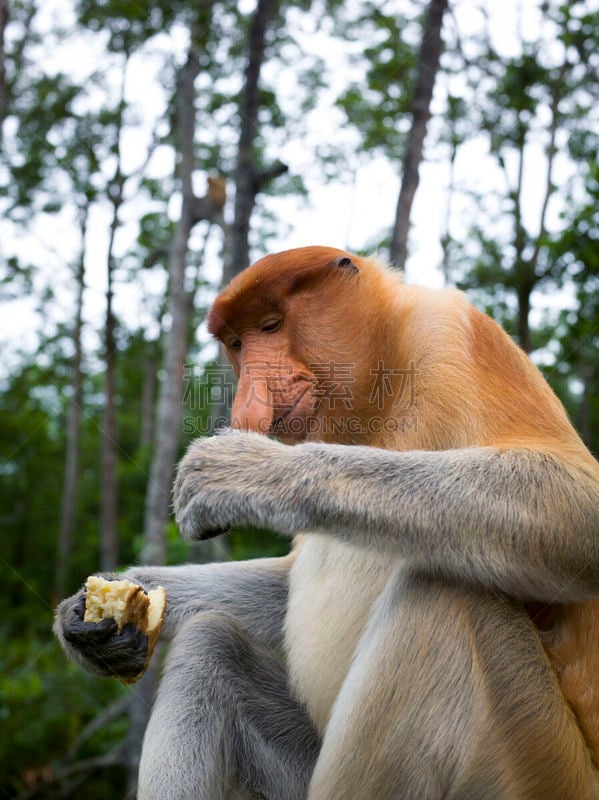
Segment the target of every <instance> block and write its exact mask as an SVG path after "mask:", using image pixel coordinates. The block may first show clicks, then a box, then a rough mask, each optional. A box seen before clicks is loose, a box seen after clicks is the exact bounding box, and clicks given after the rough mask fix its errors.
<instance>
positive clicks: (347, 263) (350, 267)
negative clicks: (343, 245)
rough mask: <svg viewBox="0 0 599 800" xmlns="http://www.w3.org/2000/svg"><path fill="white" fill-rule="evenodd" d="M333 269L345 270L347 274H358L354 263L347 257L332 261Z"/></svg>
mask: <svg viewBox="0 0 599 800" xmlns="http://www.w3.org/2000/svg"><path fill="white" fill-rule="evenodd" d="M333 266H334V267H339V268H340V269H345V270H347V271H348V272H358V271H359V270H358V268H357V267H356V265H355V264H354V262H353V261H352V260H351V258H349V256H339V258H336V259H335V260H334V261H333Z"/></svg>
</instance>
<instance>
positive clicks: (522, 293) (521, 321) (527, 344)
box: [516, 280, 534, 353]
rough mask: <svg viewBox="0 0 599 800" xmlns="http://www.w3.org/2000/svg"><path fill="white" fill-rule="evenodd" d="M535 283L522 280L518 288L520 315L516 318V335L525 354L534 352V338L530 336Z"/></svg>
mask: <svg viewBox="0 0 599 800" xmlns="http://www.w3.org/2000/svg"><path fill="white" fill-rule="evenodd" d="M533 287H534V283H531V282H530V281H525V280H521V281H520V282H519V284H518V286H517V288H516V294H517V298H518V315H517V318H516V326H517V330H516V334H517V336H518V344H519V345H520V347H521V348H522V349H523V350H524V352H525V353H530V352H531V350H532V338H531V335H530V296H531V294H532V290H533Z"/></svg>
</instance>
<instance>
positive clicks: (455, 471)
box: [175, 433, 599, 602]
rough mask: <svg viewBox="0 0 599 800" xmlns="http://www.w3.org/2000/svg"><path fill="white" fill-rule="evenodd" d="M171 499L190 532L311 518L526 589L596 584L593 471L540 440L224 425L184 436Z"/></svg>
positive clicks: (474, 577)
mask: <svg viewBox="0 0 599 800" xmlns="http://www.w3.org/2000/svg"><path fill="white" fill-rule="evenodd" d="M175 509H176V518H177V522H178V524H179V527H180V529H181V531H182V533H183V535H184V536H186V537H187V538H190V539H193V538H202V537H203V536H205V535H209V534H210V531H212V530H215V529H219V528H220V529H222V528H227V527H229V526H231V525H238V524H240V523H244V524H248V523H249V524H256V525H262V526H268V527H271V528H274V529H275V530H278V531H280V532H282V533H286V534H291V535H293V534H295V533H297V532H300V531H307V530H310V531H315V532H319V533H324V534H327V533H330V534H333V535H335V536H338V537H340V538H342V539H344V540H345V541H347V542H348V543H351V544H354V545H359V546H364V547H370V548H377V549H379V550H385V551H387V552H389V554H390V555H396V556H399V557H402V558H404V559H406V560H407V561H408V562H410V563H411V564H412V566H413V567H414V568H415V569H418V570H422V571H424V572H426V573H427V574H438V575H443V576H445V577H447V578H449V579H455V580H459V581H461V582H470V583H475V584H479V585H483V586H485V587H487V588H496V589H500V590H501V591H504V592H507V593H508V594H510V595H511V596H513V597H518V598H521V599H523V600H524V599H525V600H540V601H552V602H556V601H562V602H568V601H577V600H580V599H583V598H585V597H588V596H590V595H592V594H597V593H598V592H599V488H598V483H597V481H596V480H595V479H594V478H593V477H592V476H591V474H590V472H587V471H586V470H583V469H577V468H574V467H571V466H568V465H566V464H565V463H563V462H562V461H560V460H559V459H558V458H557V457H555V456H553V455H549V454H547V453H543V452H539V451H534V450H525V449H520V450H519V449H513V450H499V449H495V448H490V447H487V448H483V447H480V448H476V447H473V448H464V449H459V450H446V451H436V452H431V451H407V452H392V451H387V450H379V449H375V448H367V447H357V446H356V447H353V446H351V447H350V446H344V445H328V444H318V443H309V444H300V445H296V446H295V447H289V446H286V445H282V444H279V443H278V442H274V441H272V440H270V439H267V438H266V437H263V436H259V435H257V434H248V433H243V434H239V433H238V434H231V435H228V436H218V437H215V438H213V439H207V440H198V441H197V442H195V443H194V444H193V445H192V446H191V447H190V449H189V451H188V453H187V455H186V456H185V458H184V459H183V461H182V463H181V465H180V468H179V474H178V477H177V481H176V484H175Z"/></svg>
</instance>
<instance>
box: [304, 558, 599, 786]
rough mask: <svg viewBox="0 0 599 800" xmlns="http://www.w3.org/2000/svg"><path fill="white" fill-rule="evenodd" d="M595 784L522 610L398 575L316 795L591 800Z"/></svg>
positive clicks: (339, 714) (333, 722)
mask: <svg viewBox="0 0 599 800" xmlns="http://www.w3.org/2000/svg"><path fill="white" fill-rule="evenodd" d="M594 780H596V779H595V778H594V776H593V772H592V769H591V765H590V760H589V756H588V753H587V751H586V749H585V747H584V743H583V741H582V737H581V734H580V731H579V729H578V727H577V726H576V723H575V720H574V717H573V715H572V712H571V711H570V709H569V707H568V706H567V705H566V703H565V701H564V700H563V697H562V696H561V694H560V692H559V688H558V685H557V681H556V678H555V675H554V673H553V672H552V670H551V669H550V667H549V664H548V662H547V659H546V657H545V654H544V652H543V650H542V648H541V645H540V643H539V640H538V636H537V634H536V632H535V630H534V628H533V626H532V624H531V621H530V619H529V618H528V616H527V615H526V613H525V612H524V611H523V610H522V608H521V607H520V606H519V605H518V604H516V603H514V602H511V601H510V600H508V599H504V598H502V597H500V596H492V595H490V594H486V593H484V592H483V591H480V590H478V589H475V588H468V587H464V586H458V585H450V584H448V583H445V582H443V581H441V580H434V579H429V578H426V577H421V576H417V575H414V574H406V573H404V574H401V573H398V574H396V575H395V576H394V577H393V578H392V579H391V581H390V583H389V584H388V586H387V587H386V589H385V592H384V593H383V595H382V596H381V598H380V599H379V601H378V604H377V606H376V607H375V610H374V612H373V616H372V618H371V620H370V622H369V625H368V627H367V629H366V632H365V634H364V636H363V638H362V640H361V642H360V644H359V645H358V649H357V652H356V657H355V660H354V662H353V664H352V667H351V669H350V672H349V674H348V676H347V678H346V680H345V682H344V684H343V687H342V689H341V691H340V694H339V696H338V698H337V700H336V703H335V705H334V707H333V711H332V714H331V719H330V721H329V724H328V726H327V729H326V732H325V736H324V741H323V746H322V750H321V754H320V756H319V759H318V762H317V765H316V768H315V772H314V776H313V779H312V782H311V783H310V791H309V795H308V796H309V799H310V800H441V798H442V799H443V800H590V798H591V797H594V796H595V795H593V794H592V790H591V784H592V782H593V781H594ZM595 791H596V789H595Z"/></svg>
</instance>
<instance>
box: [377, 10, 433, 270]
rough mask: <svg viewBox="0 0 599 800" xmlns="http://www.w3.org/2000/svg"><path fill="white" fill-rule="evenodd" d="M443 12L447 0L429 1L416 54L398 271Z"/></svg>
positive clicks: (397, 227)
mask: <svg viewBox="0 0 599 800" xmlns="http://www.w3.org/2000/svg"><path fill="white" fill-rule="evenodd" d="M446 9H447V0H431V1H430V4H429V7H428V11H427V15H426V20H425V23H424V30H423V32H422V43H421V45H420V52H419V54H418V71H417V74H416V82H415V84H414V97H413V99H412V126H411V128H410V132H409V134H408V141H407V144H406V150H405V154H404V158H403V177H402V181H401V189H400V191H399V199H398V201H397V210H396V213H395V224H394V226H393V234H392V237H391V249H390V256H391V261H392V262H393V263H394V264H395V265H396V266H397V267H398V268H399V269H405V265H406V259H407V256H408V233H409V229H410V213H411V211H412V203H413V202H414V195H415V194H416V189H417V188H418V182H419V175H418V170H419V168H420V163H421V161H422V150H423V147H424V139H425V136H426V128H427V125H428V121H429V119H430V116H431V112H430V104H431V99H432V96H433V89H434V87H435V79H436V76H437V71H438V69H439V59H440V57H441V47H442V40H441V28H442V26H443V15H444V13H445V11H446Z"/></svg>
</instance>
